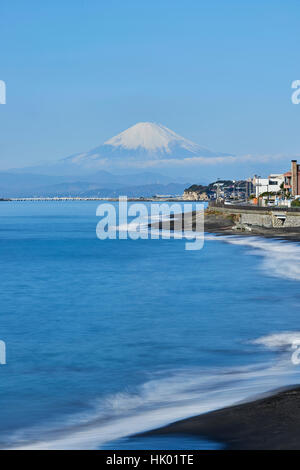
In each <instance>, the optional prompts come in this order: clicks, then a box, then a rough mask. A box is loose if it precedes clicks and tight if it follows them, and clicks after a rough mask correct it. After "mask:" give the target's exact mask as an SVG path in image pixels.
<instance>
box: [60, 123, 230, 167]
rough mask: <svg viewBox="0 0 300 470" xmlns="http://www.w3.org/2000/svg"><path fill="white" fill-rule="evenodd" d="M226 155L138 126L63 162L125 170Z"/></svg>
mask: <svg viewBox="0 0 300 470" xmlns="http://www.w3.org/2000/svg"><path fill="white" fill-rule="evenodd" d="M228 155H229V154H224V153H219V152H212V151H210V150H208V149H206V148H204V147H201V146H200V145H198V144H195V143H194V142H191V141H190V140H188V139H185V138H184V137H182V136H180V135H178V134H176V133H175V132H173V131H172V130H170V129H168V128H167V127H165V126H163V125H162V124H155V123H152V122H140V123H138V124H135V125H134V126H132V127H130V128H129V129H127V130H125V131H123V132H121V133H120V134H118V135H116V136H115V137H112V138H111V139H109V140H107V141H106V142H105V143H104V144H103V145H101V146H99V147H96V148H94V149H92V150H90V151H89V152H86V153H79V154H76V155H71V156H70V157H68V158H65V159H64V160H62V162H63V163H68V164H69V163H72V164H75V165H79V166H83V167H86V168H87V167H88V168H92V167H99V166H102V167H109V166H118V165H120V166H121V167H123V168H124V167H125V166H126V164H128V166H131V167H132V166H134V164H137V163H138V164H139V167H141V168H142V167H143V162H145V163H148V164H149V162H150V161H156V162H157V161H160V160H161V161H164V160H170V159H175V160H176V159H177V160H178V159H181V160H183V159H185V158H197V157H202V158H203V157H208V158H209V157H221V156H222V157H225V156H228Z"/></svg>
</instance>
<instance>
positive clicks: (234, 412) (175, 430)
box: [146, 385, 300, 450]
mask: <svg viewBox="0 0 300 470" xmlns="http://www.w3.org/2000/svg"><path fill="white" fill-rule="evenodd" d="M299 423H300V386H298V385H297V386H292V387H289V388H285V389H280V390H277V391H275V392H273V393H272V394H270V395H268V396H266V395H265V396H264V397H261V398H258V399H256V400H254V401H249V402H247V403H242V404H237V405H235V406H230V407H228V408H222V409H220V410H216V411H212V412H210V413H205V414H203V415H199V416H195V417H193V418H188V419H184V420H181V421H177V422H175V423H173V424H170V425H168V426H165V427H163V428H160V429H157V430H154V431H151V432H150V433H146V435H149V434H151V435H153V434H155V435H159V434H161V435H170V434H177V435H180V434H182V435H187V434H190V435H193V436H199V438H200V437H201V438H206V439H211V440H213V441H216V442H219V443H220V444H223V445H224V448H225V449H230V450H250V449H251V450H299V449H300V426H299Z"/></svg>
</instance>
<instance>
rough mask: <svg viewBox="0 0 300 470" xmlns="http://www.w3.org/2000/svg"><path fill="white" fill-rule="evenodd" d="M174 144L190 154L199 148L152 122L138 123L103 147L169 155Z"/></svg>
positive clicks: (108, 141)
mask: <svg viewBox="0 0 300 470" xmlns="http://www.w3.org/2000/svg"><path fill="white" fill-rule="evenodd" d="M174 144H177V145H180V146H181V147H182V148H185V149H186V150H189V151H191V152H196V151H197V148H199V146H198V145H197V144H194V143H193V142H190V141H189V140H187V139H185V138H184V137H181V136H180V135H178V134H176V133H175V132H173V131H171V130H170V129H168V128H167V127H165V126H163V125H162V124H156V123H153V122H139V123H138V124H135V125H134V126H132V127H130V128H129V129H126V130H125V131H123V132H121V133H120V134H118V135H116V136H115V137H113V138H112V139H109V140H107V141H106V142H105V143H104V145H112V146H113V147H122V148H124V149H127V150H137V149H139V148H141V149H144V150H147V151H149V152H155V151H162V152H163V153H164V152H166V153H170V152H171V147H173V146H174Z"/></svg>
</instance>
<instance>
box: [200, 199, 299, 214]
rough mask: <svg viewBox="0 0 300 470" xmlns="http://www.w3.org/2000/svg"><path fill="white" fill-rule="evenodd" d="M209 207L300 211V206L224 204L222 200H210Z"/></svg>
mask: <svg viewBox="0 0 300 470" xmlns="http://www.w3.org/2000/svg"><path fill="white" fill-rule="evenodd" d="M208 207H220V208H222V209H236V210H243V209H244V210H247V211H248V210H250V211H264V212H269V211H278V212H280V211H281V212H282V211H286V212H300V207H284V206H282V207H277V206H276V207H272V206H266V207H261V206H254V205H253V204H224V203H222V202H215V201H210V202H209V203H208Z"/></svg>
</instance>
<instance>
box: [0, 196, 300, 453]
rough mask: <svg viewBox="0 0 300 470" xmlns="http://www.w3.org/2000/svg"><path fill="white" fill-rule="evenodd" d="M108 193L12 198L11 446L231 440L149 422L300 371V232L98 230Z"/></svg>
mask: <svg viewBox="0 0 300 470" xmlns="http://www.w3.org/2000/svg"><path fill="white" fill-rule="evenodd" d="M98 205H99V202H94V201H66V202H60V201H57V202H1V203H0V220H1V225H0V260H1V291H0V306H1V316H0V339H1V340H2V341H5V343H6V355H7V357H6V364H5V365H0V377H1V382H0V404H1V407H0V410H1V411H0V446H1V448H22V449H29V448H31V449H214V448H216V449H217V448H220V447H221V444H220V443H216V442H211V441H207V440H206V439H205V438H203V439H199V438H197V439H196V438H194V437H192V436H176V437H175V436H168V435H166V436H160V437H159V438H158V437H147V438H146V437H141V436H139V433H142V432H143V431H146V430H150V429H153V428H156V427H159V426H163V425H165V424H168V423H171V422H173V421H176V420H178V419H181V418H186V417H189V416H194V415H197V414H200V413H204V412H208V411H210V410H214V409H217V408H221V407H223V406H228V405H231V404H233V403H237V402H240V401H243V400H246V399H249V398H252V397H255V396H258V395H259V394H261V393H264V392H267V391H269V390H272V389H275V388H278V387H281V386H285V385H289V384H295V383H299V382H300V380H299V379H300V374H299V372H300V365H295V364H293V363H292V361H291V355H292V353H293V349H292V344H293V341H294V340H298V339H299V340H300V324H299V307H300V290H299V281H300V246H299V244H297V243H291V242H285V241H278V240H266V239H262V238H256V237H241V236H240V237H238V236H237V237H225V236H215V235H213V234H206V236H205V241H204V246H203V248H202V249H201V250H198V251H187V250H185V240H184V239H180V238H171V239H169V240H167V239H162V238H159V239H140V240H132V239H121V240H120V239H115V240H112V239H111V240H99V239H98V238H97V236H96V226H97V223H98V221H99V217H97V216H96V209H97V207H98ZM115 205H116V207H117V203H116V204H115Z"/></svg>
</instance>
